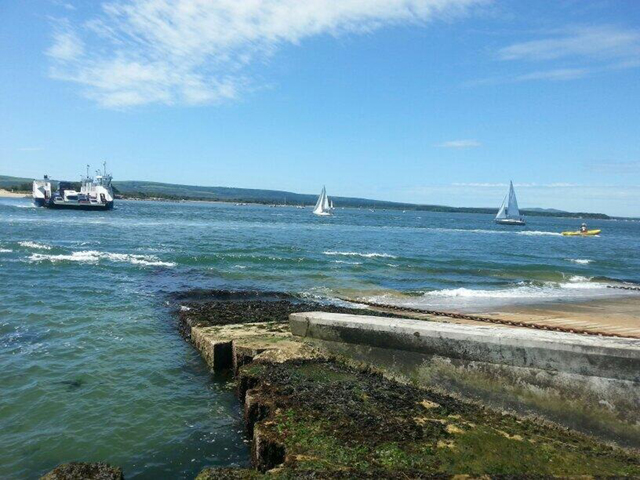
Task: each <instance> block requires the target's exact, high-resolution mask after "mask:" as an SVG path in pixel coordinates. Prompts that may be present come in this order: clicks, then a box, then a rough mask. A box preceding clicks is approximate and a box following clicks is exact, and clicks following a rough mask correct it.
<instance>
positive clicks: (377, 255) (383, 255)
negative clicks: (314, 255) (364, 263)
mask: <svg viewBox="0 0 640 480" xmlns="http://www.w3.org/2000/svg"><path fill="white" fill-rule="evenodd" d="M322 253H323V254H324V255H341V256H344V257H364V258H398V257H396V256H394V255H389V254H388V253H376V252H373V253H360V252H336V251H333V250H329V251H326V252H322Z"/></svg>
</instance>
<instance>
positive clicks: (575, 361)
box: [290, 313, 640, 448]
mask: <svg viewBox="0 0 640 480" xmlns="http://www.w3.org/2000/svg"><path fill="white" fill-rule="evenodd" d="M290 323H291V330H292V332H293V333H294V335H299V336H303V337H304V338H305V339H306V340H307V341H310V342H311V343H313V344H314V345H315V346H317V347H321V348H323V349H325V350H327V351H328V352H330V353H332V354H338V355H341V356H343V357H345V358H348V359H351V360H352V361H356V362H358V363H361V364H362V363H364V364H367V365H371V366H373V367H375V368H377V369H379V370H381V371H383V372H385V373H386V374H387V375H388V376H390V377H394V378H396V379H399V380H402V381H405V382H410V383H412V384H414V385H418V386H420V385H422V386H429V387H436V388H440V389H442V390H444V391H447V392H453V393H456V394H459V395H461V396H463V397H466V398H472V399H474V400H478V401H480V402H482V403H484V404H487V405H490V406H493V407H495V408H500V409H508V410H512V411H517V412H519V413H523V414H532V415H538V416H541V417H543V418H546V419H548V420H551V421H553V422H556V423H559V424H561V425H564V426H567V427H569V428H573V429H576V430H579V431H582V432H585V433H588V434H590V435H594V436H596V437H598V438H602V439H605V440H608V441H613V442H615V443H618V444H620V445H623V446H627V447H633V448H640V409H639V408H638V405H640V381H639V380H638V376H639V375H640V341H638V340H633V339H620V338H610V337H588V336H584V335H578V334H568V333H558V332H541V331H535V330H529V329H523V328H496V327H478V326H469V325H453V324H446V323H436V322H422V321H419V320H401V319H393V318H388V319H387V318H380V317H368V316H360V315H337V314H325V313H303V314H293V315H291V317H290Z"/></svg>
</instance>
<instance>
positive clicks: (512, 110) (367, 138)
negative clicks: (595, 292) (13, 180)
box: [0, 0, 640, 217]
mask: <svg viewBox="0 0 640 480" xmlns="http://www.w3.org/2000/svg"><path fill="white" fill-rule="evenodd" d="M0 60H1V62H2V63H1V64H2V68H0V92H1V93H0V175H13V176H21V177H41V176H42V175H43V174H45V173H47V174H49V175H51V176H52V177H54V178H65V179H70V180H74V179H77V178H79V176H80V174H82V173H83V172H84V171H85V169H86V167H85V165H86V164H91V165H92V167H93V168H94V169H95V168H98V167H99V166H100V165H101V163H102V162H103V161H106V162H107V163H108V169H109V170H110V171H111V173H113V175H114V181H115V182H116V183H117V181H118V180H150V181H161V182H170V183H182V184H191V185H209V186H229V187H248V188H265V189H278V190H289V191H294V192H300V193H315V192H319V191H320V189H321V188H322V186H323V185H326V186H327V191H328V193H329V195H330V196H331V195H335V196H358V197H365V198H374V199H382V200H395V201H403V202H413V203H425V204H439V205H451V206H478V207H493V206H495V207H496V208H497V207H498V206H499V205H500V203H501V201H502V199H503V197H504V195H505V193H506V190H507V186H508V183H509V181H510V180H513V182H514V185H515V188H516V192H517V194H518V199H519V203H520V205H521V207H525V208H526V207H541V208H558V209H563V210H569V211H590V212H603V213H608V214H612V215H624V216H636V217H640V121H639V120H640V1H637V0H536V1H535V2H532V1H531V0H385V1H383V0H340V1H337V0H305V1H304V2H300V1H299V0H278V1H276V0H262V1H258V0H217V1H215V0H208V1H207V0H102V1H92V2H80V1H78V0H23V1H11V0H0Z"/></svg>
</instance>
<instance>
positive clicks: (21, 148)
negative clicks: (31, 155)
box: [18, 147, 44, 152]
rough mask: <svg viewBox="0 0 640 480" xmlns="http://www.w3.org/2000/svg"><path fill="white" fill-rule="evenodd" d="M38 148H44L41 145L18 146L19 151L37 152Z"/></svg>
mask: <svg viewBox="0 0 640 480" xmlns="http://www.w3.org/2000/svg"><path fill="white" fill-rule="evenodd" d="M40 150H44V149H43V148H42V147H20V148H18V151H19V152H39V151H40Z"/></svg>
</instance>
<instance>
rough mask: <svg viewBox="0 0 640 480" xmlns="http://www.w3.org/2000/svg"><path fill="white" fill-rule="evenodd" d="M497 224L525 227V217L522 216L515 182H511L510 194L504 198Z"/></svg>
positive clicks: (497, 216)
mask: <svg viewBox="0 0 640 480" xmlns="http://www.w3.org/2000/svg"><path fill="white" fill-rule="evenodd" d="M496 222H498V223H505V224H514V225H524V217H523V216H522V215H521V214H520V209H519V208H518V200H517V199H516V192H515V190H514V189H513V182H509V192H508V193H507V195H506V196H505V197H504V200H503V201H502V205H501V206H500V210H498V214H497V215H496Z"/></svg>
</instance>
